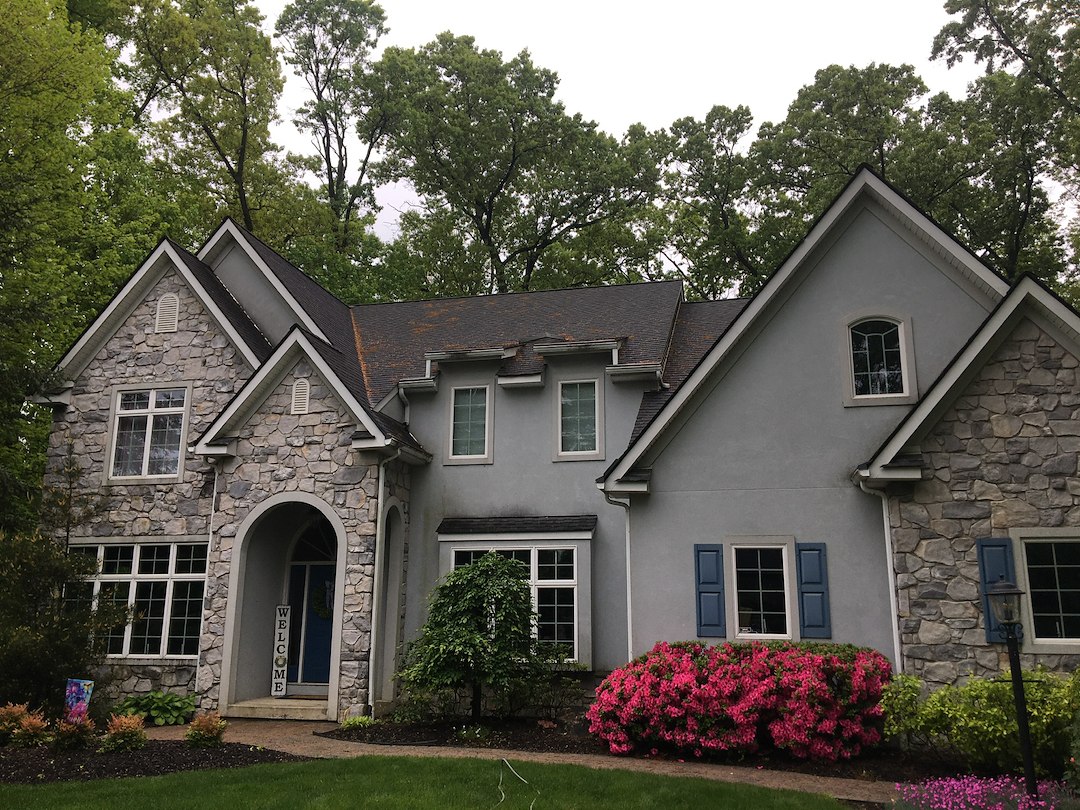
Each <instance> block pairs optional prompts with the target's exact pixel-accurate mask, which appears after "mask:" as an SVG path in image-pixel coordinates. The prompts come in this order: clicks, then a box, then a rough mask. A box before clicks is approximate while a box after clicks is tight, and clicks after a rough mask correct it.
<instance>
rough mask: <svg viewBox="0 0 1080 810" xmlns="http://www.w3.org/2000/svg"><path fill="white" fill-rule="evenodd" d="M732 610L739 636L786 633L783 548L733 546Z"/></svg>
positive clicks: (785, 578)
mask: <svg viewBox="0 0 1080 810" xmlns="http://www.w3.org/2000/svg"><path fill="white" fill-rule="evenodd" d="M735 609H736V611H737V614H738V622H739V624H738V627H739V634H740V635H746V634H751V635H764V636H786V635H787V634H788V616H787V576H786V572H785V560H784V549H783V548H779V547H764V548H756V547H743V546H739V547H736V548H735Z"/></svg>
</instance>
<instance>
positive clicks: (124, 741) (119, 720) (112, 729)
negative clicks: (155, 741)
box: [101, 714, 146, 751]
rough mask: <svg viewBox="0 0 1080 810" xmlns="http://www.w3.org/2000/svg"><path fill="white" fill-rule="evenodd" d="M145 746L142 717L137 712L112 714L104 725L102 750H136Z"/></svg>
mask: <svg viewBox="0 0 1080 810" xmlns="http://www.w3.org/2000/svg"><path fill="white" fill-rule="evenodd" d="M145 747H146V730H145V728H144V725H143V719H142V718H141V717H139V715H137V714H114V715H112V716H111V717H110V718H109V724H108V725H107V726H106V727H105V739H104V740H103V741H102V743H101V750H102V751H138V750H139V749H141V748H145Z"/></svg>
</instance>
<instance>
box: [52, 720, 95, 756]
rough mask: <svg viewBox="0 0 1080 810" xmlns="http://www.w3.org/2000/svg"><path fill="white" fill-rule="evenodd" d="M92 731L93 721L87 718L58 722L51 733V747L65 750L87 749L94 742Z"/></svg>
mask: <svg viewBox="0 0 1080 810" xmlns="http://www.w3.org/2000/svg"><path fill="white" fill-rule="evenodd" d="M94 731H95V729H94V721H93V720H91V719H90V718H89V717H77V718H73V719H71V720H58V721H57V723H56V729H55V730H54V731H53V745H54V746H56V747H57V748H62V749H65V750H72V749H76V748H89V747H90V744H91V743H92V742H93V741H94Z"/></svg>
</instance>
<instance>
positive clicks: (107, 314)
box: [57, 239, 259, 377]
mask: <svg viewBox="0 0 1080 810" xmlns="http://www.w3.org/2000/svg"><path fill="white" fill-rule="evenodd" d="M166 260H168V262H171V263H172V266H173V268H174V269H175V270H176V271H177V272H178V273H179V274H180V276H181V277H182V278H183V279H184V281H185V282H186V283H187V285H188V286H189V287H190V288H191V290H192V291H193V292H194V293H195V295H196V297H197V298H198V299H199V301H201V302H202V304H203V306H205V307H206V309H207V310H208V311H209V312H210V315H211V316H212V317H213V318H214V320H216V321H217V323H218V326H220V327H221V329H222V330H223V331H224V332H225V334H226V335H228V336H229V339H230V340H232V342H233V344H234V345H235V346H236V347H237V348H238V349H239V350H240V353H241V354H242V355H243V356H244V359H245V360H247V362H248V364H250V365H251V367H252V368H258V366H259V358H258V356H257V355H256V354H255V352H254V351H252V349H251V347H250V346H248V344H247V343H246V342H245V341H244V339H243V338H242V337H240V333H239V332H237V331H236V329H235V327H234V326H233V325H232V322H231V321H230V320H229V319H228V318H227V317H225V313H224V312H222V311H221V309H220V308H219V307H218V305H217V304H216V303H214V299H213V298H211V297H210V295H209V294H208V293H207V292H206V290H205V289H204V288H203V286H202V285H201V284H200V283H199V282H198V281H197V280H196V279H195V276H194V275H193V274H192V272H191V270H190V269H189V268H188V266H187V264H186V263H185V262H184V260H183V259H181V258H180V255H179V254H178V253H177V252H176V250H175V249H174V248H173V246H172V245H171V244H169V242H168V240H165V239H163V240H162V241H161V242H160V243H159V244H158V246H157V247H156V248H154V252H153V253H151V254H150V256H149V257H148V258H147V259H146V261H144V262H143V263H142V264H141V265H140V266H139V269H138V270H136V271H135V273H134V274H132V276H131V278H129V279H128V280H127V282H126V283H125V284H124V286H123V287H121V288H120V292H118V293H117V294H116V295H115V296H113V299H112V300H111V301H110V302H109V304H108V306H106V307H105V309H104V310H103V311H102V313H101V314H100V315H98V316H97V318H96V319H94V322H93V324H91V326H90V328H88V329H87V330H86V331H85V332H83V334H82V335H81V336H80V337H79V339H78V340H77V341H76V342H75V345H74V346H72V347H71V348H70V349H68V351H67V353H66V354H65V355H64V356H63V358H62V359H61V360H60V362H59V363H58V364H57V368H61V369H63V370H64V371H65V373H66V374H67V375H68V376H69V377H77V376H79V374H81V373H82V372H83V370H84V369H85V368H86V366H87V365H88V364H89V363H90V360H91V359H92V357H93V355H95V354H97V352H98V350H99V349H100V343H101V342H103V341H101V333H102V331H103V330H105V329H106V328H109V327H111V330H110V331H109V333H108V334H109V337H111V336H112V335H113V334H114V333H115V332H116V330H117V329H119V328H120V324H121V323H122V322H123V321H124V320H125V319H126V318H127V317H128V316H129V315H130V314H131V312H132V311H133V310H134V309H135V307H137V306H138V305H139V304H140V303H142V300H143V298H144V297H145V296H146V293H147V292H149V290H150V288H151V287H153V285H154V284H156V283H157V282H158V280H159V279H160V278H161V276H162V275H164V273H165V270H166V269H167V267H168V264H167V263H166ZM107 339H108V338H106V340H107Z"/></svg>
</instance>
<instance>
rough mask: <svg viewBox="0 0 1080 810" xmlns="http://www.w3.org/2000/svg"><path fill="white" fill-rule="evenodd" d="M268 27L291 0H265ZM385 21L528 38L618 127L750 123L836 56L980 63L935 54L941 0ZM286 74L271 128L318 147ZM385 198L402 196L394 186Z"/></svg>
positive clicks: (935, 65)
mask: <svg viewBox="0 0 1080 810" xmlns="http://www.w3.org/2000/svg"><path fill="white" fill-rule="evenodd" d="M256 3H257V5H258V6H259V7H260V8H261V9H262V12H263V14H265V15H266V17H267V23H266V27H267V28H268V29H271V30H272V28H273V25H274V22H275V21H276V19H277V16H278V14H279V13H280V11H281V9H282V8H283V7H284V6H285V4H286V0H256ZM380 5H381V6H382V7H383V9H384V10H385V11H386V17H387V25H388V27H389V29H390V32H389V34H388V35H387V36H385V37H384V38H383V39H382V40H381V41H380V44H381V45H399V46H403V47H418V46H420V45H423V44H425V43H427V42H430V41H431V40H432V39H434V38H435V36H436V35H437V34H438V33H440V32H441V31H447V30H449V31H452V32H453V33H455V34H459V35H461V34H468V35H471V36H473V37H475V38H476V42H477V45H478V46H479V47H481V48H492V49H495V50H499V51H502V53H503V55H504V57H509V56H510V55H512V54H516V53H517V52H518V51H520V50H522V49H528V50H529V52H530V53H531V54H532V58H533V61H534V62H535V63H536V64H537V65H540V66H542V67H545V68H549V69H551V70H554V71H555V72H556V73H558V74H559V77H560V80H561V82H560V85H559V90H558V93H557V98H558V99H559V100H561V101H562V102H563V103H564V104H565V105H566V108H567V110H568V111H569V112H571V113H575V112H580V113H581V114H582V115H583V116H584V117H585V118H586V119H589V120H593V121H596V122H597V123H598V124H599V126H600V128H601V129H603V130H606V131H607V132H609V133H611V134H612V135H615V136H620V135H622V134H623V133H624V132H625V130H626V128H627V126H629V125H630V124H632V123H635V122H642V123H644V124H645V125H646V126H647V127H648V128H649V129H658V128H660V127H666V126H669V125H670V124H671V123H672V122H673V121H675V120H676V119H678V118H681V117H683V116H686V115H692V116H694V117H695V118H698V119H700V118H702V117H704V115H705V114H706V113H707V112H708V110H709V109H710V108H711V107H712V106H713V105H715V104H724V105H727V106H729V107H735V106H737V105H739V104H745V105H747V106H748V107H749V108H750V111H751V112H752V113H753V115H754V126H753V128H752V130H751V131H752V132H755V131H756V130H757V127H758V126H759V125H760V124H761V123H763V122H765V121H778V120H780V119H782V118H783V117H784V115H785V113H786V110H787V106H788V105H789V104H790V103H791V102H792V101H793V100H794V99H795V95H796V93H797V92H798V90H799V88H800V87H802V86H803V85H806V84H810V83H812V82H813V80H814V74H815V72H816V71H817V70H819V69H820V68H823V67H825V66H827V65H830V64H841V65H856V66H858V67H864V66H866V65H868V64H870V63H871V62H878V63H889V64H902V63H909V64H912V65H914V66H915V69H916V72H917V73H918V74H919V75H920V76H922V78H923V81H925V82H926V84H927V85H928V86H929V87H930V90H931V91H934V92H936V91H940V90H944V91H947V92H949V93H950V94H952V95H954V96H959V95H962V94H963V93H964V89H965V87H966V85H967V82H968V81H970V80H971V79H973V78H974V77H975V76H977V75H978V73H979V68H978V67H977V66H975V65H974V64H973V63H971V62H970V61H969V62H965V63H964V64H962V65H959V66H957V67H955V68H953V69H952V70H949V69H947V68H946V66H945V64H944V62H940V61H938V62H931V61H930V59H929V57H930V48H931V45H932V43H933V39H934V35H935V34H937V32H938V31H939V30H940V29H941V27H942V25H944V24H945V23H946V22H947V21H948V20H949V15H947V14H946V13H945V11H944V9H943V5H944V0H900V2H897V0H748V1H747V0H738V2H732V1H731V0H713V1H712V2H708V0H652V2H642V1H641V0H621V2H620V1H619V0H532V1H531V2H527V3H526V2H521V0H501V2H500V0H443V2H439V0H380ZM304 92H305V88H304V85H303V82H302V80H300V79H299V78H297V77H295V76H292V75H291V73H290V74H289V82H288V85H287V87H286V91H285V96H284V99H283V105H282V107H283V108H282V119H283V120H282V121H281V122H280V123H279V125H278V127H277V129H276V130H275V137H276V139H277V140H278V142H279V143H281V144H282V145H284V146H285V147H286V148H287V149H289V150H291V151H304V152H310V149H309V148H307V146H306V141H305V139H304V138H303V136H301V135H299V134H298V133H296V131H295V130H294V129H293V128H292V127H291V124H290V123H289V121H288V118H289V117H290V115H291V110H293V109H295V108H296V107H297V106H298V105H299V104H300V103H301V102H302V101H303V98H304ZM387 202H389V203H391V204H393V202H392V201H391V199H387Z"/></svg>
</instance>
